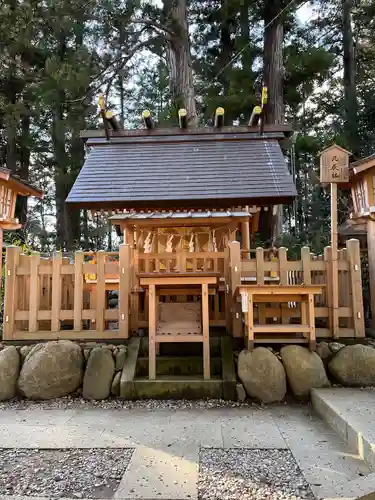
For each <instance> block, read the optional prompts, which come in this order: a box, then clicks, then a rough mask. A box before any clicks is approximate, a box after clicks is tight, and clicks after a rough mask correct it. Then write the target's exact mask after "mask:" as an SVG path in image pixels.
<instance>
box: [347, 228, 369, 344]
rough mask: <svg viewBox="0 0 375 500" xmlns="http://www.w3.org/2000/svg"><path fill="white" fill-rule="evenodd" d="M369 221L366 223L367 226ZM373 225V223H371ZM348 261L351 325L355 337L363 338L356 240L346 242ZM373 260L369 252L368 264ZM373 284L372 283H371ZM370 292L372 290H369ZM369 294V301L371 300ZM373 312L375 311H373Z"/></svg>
mask: <svg viewBox="0 0 375 500" xmlns="http://www.w3.org/2000/svg"><path fill="white" fill-rule="evenodd" d="M369 222H370V221H368V222H367V224H368V223H369ZM372 224H374V225H375V223H372ZM346 248H347V254H348V261H349V276H350V282H349V283H350V288H351V291H352V294H351V297H352V310H353V325H354V332H355V336H356V337H364V336H365V318H364V310H363V295H362V278H361V255H360V248H359V241H358V240H354V239H352V240H348V241H347V242H346ZM371 255H372V258H373V259H374V257H375V256H374V255H373V254H371V253H370V251H369V262H370V258H371ZM371 283H372V284H373V283H374V282H373V281H371ZM371 292H372V290H371ZM372 297H373V296H372V293H371V300H372ZM374 310H375V309H374ZM374 316H375V315H374Z"/></svg>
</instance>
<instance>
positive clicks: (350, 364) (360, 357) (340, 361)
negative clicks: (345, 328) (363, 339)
mask: <svg viewBox="0 0 375 500" xmlns="http://www.w3.org/2000/svg"><path fill="white" fill-rule="evenodd" d="M328 368H329V371H330V372H331V374H332V375H333V376H334V377H335V379H336V380H337V381H338V382H340V384H342V385H348V386H366V385H375V349H372V348H371V347H369V346H365V345H359V344H357V345H350V346H346V347H343V348H342V349H340V351H339V352H338V353H337V354H336V356H335V357H334V358H333V360H332V361H331V362H330V363H329V365H328Z"/></svg>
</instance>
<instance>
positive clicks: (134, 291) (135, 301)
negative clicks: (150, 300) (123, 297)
mask: <svg viewBox="0 0 375 500" xmlns="http://www.w3.org/2000/svg"><path fill="white" fill-rule="evenodd" d="M146 262H148V261H147V260H146ZM138 272H139V259H138V250H137V249H134V250H132V252H131V296H130V328H131V331H132V332H133V333H135V332H136V331H137V328H138V326H139V291H138V284H139V283H138V282H139V280H138V277H137V273H138Z"/></svg>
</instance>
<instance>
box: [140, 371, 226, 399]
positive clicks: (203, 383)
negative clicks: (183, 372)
mask: <svg viewBox="0 0 375 500" xmlns="http://www.w3.org/2000/svg"><path fill="white" fill-rule="evenodd" d="M133 384H134V399H189V400H198V399H223V396H224V390H223V381H222V380H221V378H219V377H212V378H211V379H210V380H203V377H198V376H190V377H188V376H183V377H174V376H171V375H168V376H158V377H157V379H156V380H149V379H148V378H146V377H145V378H136V379H135V380H134V383H133Z"/></svg>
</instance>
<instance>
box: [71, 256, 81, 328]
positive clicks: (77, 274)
mask: <svg viewBox="0 0 375 500" xmlns="http://www.w3.org/2000/svg"><path fill="white" fill-rule="evenodd" d="M82 266H83V252H81V251H78V252H76V253H75V255H74V306H73V308H74V311H73V318H74V323H73V329H74V331H75V332H80V331H81V330H82V307H83V269H82Z"/></svg>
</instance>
